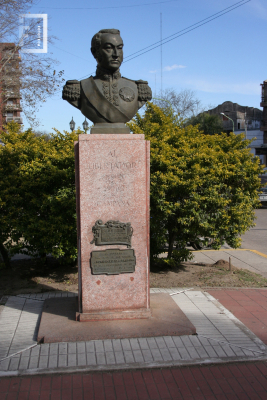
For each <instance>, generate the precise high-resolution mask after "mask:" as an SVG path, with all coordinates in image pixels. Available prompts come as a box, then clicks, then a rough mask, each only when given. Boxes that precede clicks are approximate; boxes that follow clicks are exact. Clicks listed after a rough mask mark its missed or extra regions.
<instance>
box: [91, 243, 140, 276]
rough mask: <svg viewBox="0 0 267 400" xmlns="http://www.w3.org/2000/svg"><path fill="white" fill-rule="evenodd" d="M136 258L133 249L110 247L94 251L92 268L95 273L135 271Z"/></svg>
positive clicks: (115, 273)
mask: <svg viewBox="0 0 267 400" xmlns="http://www.w3.org/2000/svg"><path fill="white" fill-rule="evenodd" d="M135 265H136V258H135V255H134V250H133V249H127V250H119V249H108V250H102V251H92V253H91V269H92V274H93V275H101V274H107V275H117V274H126V273H132V272H134V271H135Z"/></svg>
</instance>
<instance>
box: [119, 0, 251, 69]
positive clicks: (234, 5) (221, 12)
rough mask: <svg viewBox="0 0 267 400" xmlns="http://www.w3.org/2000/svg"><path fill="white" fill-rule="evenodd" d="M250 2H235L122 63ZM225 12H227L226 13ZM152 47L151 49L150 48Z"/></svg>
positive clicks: (128, 57) (247, 0)
mask: <svg viewBox="0 0 267 400" xmlns="http://www.w3.org/2000/svg"><path fill="white" fill-rule="evenodd" d="M250 1H251V0H246V1H245V2H244V0H242V1H239V2H237V3H235V4H233V5H232V6H230V7H227V8H224V9H223V10H221V11H219V12H218V13H216V14H213V15H211V16H209V17H207V18H205V19H203V20H201V21H199V22H196V23H195V24H193V25H190V26H189V27H187V28H185V29H182V30H180V31H178V32H176V33H174V34H172V35H170V36H168V37H166V38H165V39H163V43H161V41H159V42H155V43H154V44H151V45H150V46H147V47H145V48H143V49H142V50H139V51H137V52H135V53H132V54H131V55H129V56H127V57H125V59H126V61H124V62H128V61H131V60H133V59H134V58H136V57H139V56H142V55H143V54H146V53H148V52H149V51H151V50H154V49H156V48H157V47H159V46H161V45H162V44H166V43H168V42H171V41H172V40H174V39H177V38H178V37H180V36H183V35H185V34H186V33H189V32H191V31H193V30H195V29H197V28H200V27H201V26H203V25H206V24H208V23H209V22H211V21H213V20H215V19H217V18H220V17H222V16H223V15H225V14H228V13H229V12H231V11H233V10H235V9H236V8H239V7H241V6H243V5H244V4H246V3H249V2H250ZM239 3H242V4H239ZM229 8H230V9H229ZM226 10H227V11H226ZM218 14H219V15H218ZM203 21H206V22H203ZM201 22H202V23H201ZM189 28H191V29H189ZM181 32H183V33H181ZM179 33H180V34H179ZM173 36H174V37H173ZM170 38H172V39H170ZM167 39H169V40H167ZM152 46H153V47H152ZM150 47H152V48H151V49H150ZM146 49H149V50H147V51H143V50H146ZM141 51H143V53H141V54H138V53H140V52H141ZM134 54H137V55H136V56H134V57H132V56H133V55H134ZM130 57H131V58H130Z"/></svg>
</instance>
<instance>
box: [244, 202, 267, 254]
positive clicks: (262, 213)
mask: <svg viewBox="0 0 267 400" xmlns="http://www.w3.org/2000/svg"><path fill="white" fill-rule="evenodd" d="M256 216H257V219H256V220H255V223H256V226H255V227H254V228H251V229H250V230H249V231H248V232H246V233H245V234H244V235H242V236H241V237H242V246H241V248H242V249H250V250H257V251H259V252H261V253H264V254H267V209H266V208H265V209H264V208H263V209H259V210H256Z"/></svg>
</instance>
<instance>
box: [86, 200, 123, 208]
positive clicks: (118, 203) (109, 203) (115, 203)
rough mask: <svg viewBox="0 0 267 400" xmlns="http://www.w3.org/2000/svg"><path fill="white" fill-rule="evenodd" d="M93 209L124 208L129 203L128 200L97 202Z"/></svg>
mask: <svg viewBox="0 0 267 400" xmlns="http://www.w3.org/2000/svg"><path fill="white" fill-rule="evenodd" d="M93 206H94V207H99V206H117V207H125V206H130V202H129V201H128V200H97V201H95V202H94V203H93Z"/></svg>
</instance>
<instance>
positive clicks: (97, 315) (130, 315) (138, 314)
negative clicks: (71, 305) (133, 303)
mask: <svg viewBox="0 0 267 400" xmlns="http://www.w3.org/2000/svg"><path fill="white" fill-rule="evenodd" d="M149 317H151V310H150V309H149V308H148V309H147V308H141V309H139V310H126V311H120V310H117V311H100V312H95V311H93V312H90V313H79V312H77V313H76V321H80V322H86V321H110V320H116V319H137V318H141V319H142V318H149Z"/></svg>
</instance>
